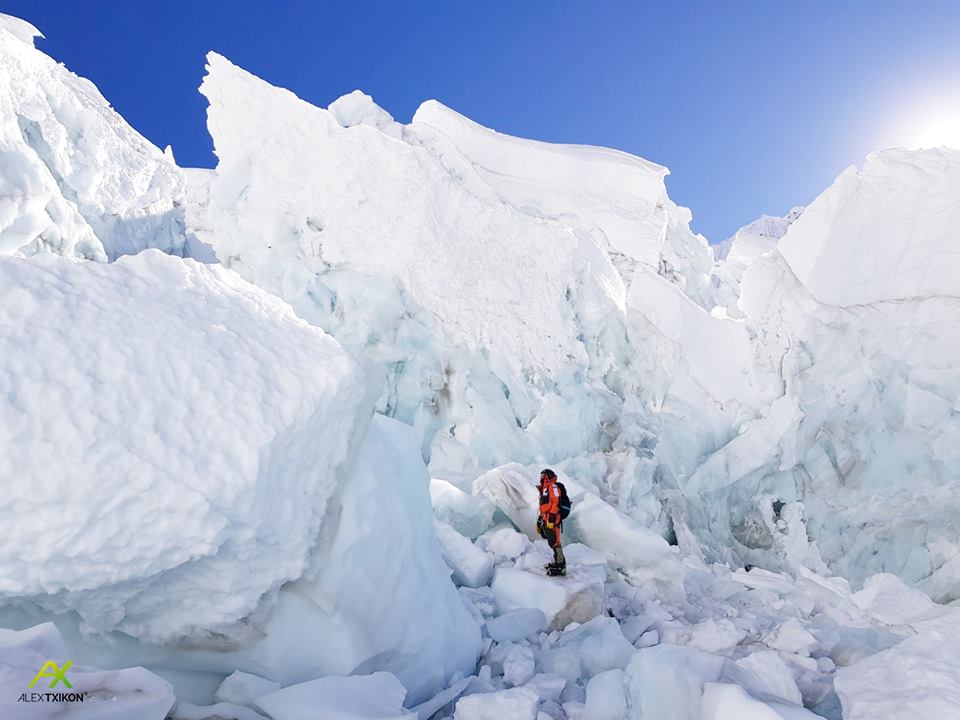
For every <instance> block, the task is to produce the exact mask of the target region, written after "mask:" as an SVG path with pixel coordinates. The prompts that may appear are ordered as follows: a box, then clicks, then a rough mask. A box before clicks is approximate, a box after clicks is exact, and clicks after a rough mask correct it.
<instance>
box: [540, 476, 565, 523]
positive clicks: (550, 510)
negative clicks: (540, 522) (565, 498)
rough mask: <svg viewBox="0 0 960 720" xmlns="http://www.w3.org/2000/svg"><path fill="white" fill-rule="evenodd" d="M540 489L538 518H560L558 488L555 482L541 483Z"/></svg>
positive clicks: (550, 480)
mask: <svg viewBox="0 0 960 720" xmlns="http://www.w3.org/2000/svg"><path fill="white" fill-rule="evenodd" d="M539 488H540V517H542V518H549V516H550V515H556V516H557V518H558V519H559V517H560V488H559V487H558V486H557V481H556V480H553V479H547V480H545V481H542V482H541V483H540V485H539Z"/></svg>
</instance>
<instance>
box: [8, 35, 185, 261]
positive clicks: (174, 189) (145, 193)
mask: <svg viewBox="0 0 960 720" xmlns="http://www.w3.org/2000/svg"><path fill="white" fill-rule="evenodd" d="M4 17H5V18H8V19H7V20H5V21H4V24H3V25H0V253H13V252H19V253H21V254H24V255H30V254H34V253H38V252H55V253H58V254H62V255H71V256H77V257H85V258H92V259H104V257H105V256H106V257H110V258H115V257H117V256H119V255H122V254H126V253H134V252H138V251H139V250H142V249H144V248H148V247H149V248H158V249H160V250H163V251H165V252H173V253H180V252H182V248H183V244H184V242H185V239H186V237H185V230H184V223H183V207H182V205H183V193H184V182H183V178H182V174H181V171H180V169H179V168H178V167H177V166H176V164H175V163H174V162H173V160H172V158H170V157H168V156H166V155H164V153H163V152H161V151H160V150H159V149H158V148H156V147H155V146H154V145H152V144H151V143H150V142H149V141H147V140H146V139H145V138H143V137H142V136H141V135H140V134H139V133H137V132H136V131H135V130H133V128H131V127H130V126H129V125H128V124H127V123H126V121H125V120H124V119H123V118H122V117H120V116H119V115H118V114H117V113H116V112H115V111H114V110H113V109H112V108H111V107H110V105H109V104H108V103H107V101H106V100H105V99H104V98H103V96H102V95H101V94H100V93H99V92H98V91H97V89H96V87H94V85H93V83H91V82H90V81H89V80H85V79H84V78H80V77H77V76H76V75H74V74H73V73H71V72H70V71H69V70H67V69H66V68H65V67H63V66H62V65H58V64H57V63H56V62H55V61H54V60H53V59H52V58H49V57H47V56H46V55H44V54H43V53H41V52H39V51H37V50H35V49H34V47H33V35H39V32H37V31H36V30H35V29H34V28H32V26H28V24H27V23H23V22H22V21H19V20H17V19H16V18H9V16H4Z"/></svg>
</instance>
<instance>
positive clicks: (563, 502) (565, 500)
mask: <svg viewBox="0 0 960 720" xmlns="http://www.w3.org/2000/svg"><path fill="white" fill-rule="evenodd" d="M557 487H558V488H560V519H561V520H566V519H567V516H568V515H569V514H570V508H571V507H573V502H572V501H571V500H570V496H569V495H567V487H566V486H565V485H564V484H563V483H562V482H559V481H558V482H557Z"/></svg>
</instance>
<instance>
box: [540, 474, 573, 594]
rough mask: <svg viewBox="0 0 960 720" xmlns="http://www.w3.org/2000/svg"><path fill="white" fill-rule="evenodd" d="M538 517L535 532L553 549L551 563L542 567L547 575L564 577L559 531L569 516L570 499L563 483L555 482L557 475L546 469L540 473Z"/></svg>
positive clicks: (565, 567)
mask: <svg viewBox="0 0 960 720" xmlns="http://www.w3.org/2000/svg"><path fill="white" fill-rule="evenodd" d="M537 487H538V489H539V490H540V517H538V518H537V531H538V532H539V533H540V537H542V538H544V539H545V540H546V541H547V543H548V544H549V545H550V547H551V548H553V562H552V563H548V564H547V565H545V566H544V569H545V570H546V571H547V575H566V574H567V560H566V558H565V557H564V556H563V545H562V543H561V541H560V531H561V529H562V527H563V520H564V518H566V517H567V515H569V514H570V499H569V498H568V497H567V489H566V488H565V487H564V486H563V483H561V482H558V481H557V474H556V473H555V472H554V471H553V470H550V469H549V468H546V469H544V470H541V471H540V485H538V486H537Z"/></svg>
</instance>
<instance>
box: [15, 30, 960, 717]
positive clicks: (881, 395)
mask: <svg viewBox="0 0 960 720" xmlns="http://www.w3.org/2000/svg"><path fill="white" fill-rule="evenodd" d="M36 37H41V35H40V33H39V31H37V30H36V29H35V28H33V26H31V25H29V23H26V22H24V21H21V20H18V19H16V18H11V17H9V16H3V15H0V98H2V103H0V118H2V122H0V278H2V281H3V288H4V291H5V292H4V294H3V299H2V301H0V338H2V342H0V347H2V348H3V356H2V362H0V418H2V420H3V423H4V427H6V428H9V432H7V433H5V434H3V435H2V436H0V451H2V452H0V478H2V480H3V483H4V485H3V487H4V489H5V490H6V493H7V497H8V503H7V504H6V505H5V507H4V509H3V510H0V513H2V515H3V519H4V528H5V529H7V530H8V532H7V533H5V535H4V538H3V540H0V555H2V557H3V561H2V562H0V627H3V628H8V629H5V630H0V688H2V689H3V696H2V698H0V700H2V703H7V701H8V696H9V695H16V694H17V693H19V692H21V689H20V688H21V687H22V686H23V685H24V684H25V683H26V682H27V680H29V678H26V679H24V677H23V676H24V675H25V674H27V675H32V674H34V673H35V672H36V670H35V669H33V670H31V664H35V663H36V662H37V660H38V658H39V657H40V655H42V654H44V653H46V654H48V655H49V654H54V655H57V656H58V657H67V656H70V657H72V658H74V659H75V660H76V664H77V667H78V671H77V678H82V680H83V682H84V683H85V685H84V687H85V688H88V691H89V692H90V693H93V694H94V695H95V696H96V697H97V698H98V699H100V698H114V700H112V701H111V703H112V705H108V704H96V705H94V706H90V705H87V706H85V707H83V708H81V707H80V706H79V705H78V706H67V707H59V706H58V707H57V708H53V707H50V708H47V710H49V711H50V712H51V713H53V712H60V711H63V712H64V713H66V715H65V716H66V717H73V718H84V717H91V718H97V717H112V715H109V714H108V712H115V711H118V710H119V712H121V713H131V712H136V713H138V717H143V718H146V719H147V720H150V718H156V719H157V720H161V719H162V718H164V717H169V718H173V719H174V720H176V719H177V718H181V719H183V720H187V719H192V720H204V719H205V718H206V719H208V720H212V719H213V718H235V719H236V720H259V719H263V718H266V719H267V720H271V719H272V720H282V719H284V718H291V719H293V718H299V717H302V716H303V713H304V712H306V710H305V708H311V707H316V706H318V705H319V706H320V707H325V708H327V709H328V710H329V712H330V713H331V714H333V713H337V717H344V718H362V717H377V718H380V717H389V718H402V717H414V716H415V717H418V718H420V720H430V719H431V718H432V719H433V720H446V719H448V718H454V719H459V720H480V719H482V718H488V717H490V718H494V717H495V718H498V719H499V718H530V720H546V718H552V720H564V719H565V718H569V719H570V720H575V719H576V718H581V719H582V720H597V719H599V718H608V719H609V720H628V719H629V720H654V719H655V720H661V719H662V718H690V719H691V720H704V719H706V718H713V719H716V720H732V719H733V718H742V717H753V716H756V717H758V718H759V717H763V718H784V719H786V720H796V719H802V718H813V717H826V718H831V719H833V720H841V719H842V718H861V717H880V716H882V717H905V718H906V717H921V716H922V717H925V716H929V715H930V714H934V713H935V714H937V715H938V716H942V717H953V716H955V715H956V708H957V707H960V691H958V688H960V665H958V663H957V662H955V658H953V654H950V653H947V654H946V655H944V656H943V657H941V653H940V652H939V651H938V648H943V647H947V646H949V645H950V643H951V642H953V639H954V638H953V635H954V634H955V632H954V630H953V626H954V625H955V621H956V617H955V613H956V608H955V607H953V604H954V601H957V600H960V530H958V528H957V525H956V522H955V519H954V518H955V517H956V515H957V511H958V509H960V508H958V507H957V501H956V499H955V496H956V489H957V487H958V478H960V454H958V453H957V450H956V447H957V442H956V440H957V438H958V437H960V424H958V417H960V415H958V412H960V366H958V363H957V361H956V359H955V358H957V357H958V351H960V347H958V346H957V345H958V342H960V339H958V338H960V336H958V335H957V333H956V329H955V325H956V322H955V318H956V316H957V310H958V307H957V303H958V287H957V280H956V277H957V272H956V271H957V270H958V269H960V268H958V267H957V262H958V260H957V258H958V257H960V255H958V252H960V251H958V248H960V150H950V149H946V148H942V149H934V150H924V151H907V150H902V149H891V150H885V151H881V152H878V153H874V154H872V155H870V156H869V157H868V158H867V159H866V162H865V164H864V165H863V167H862V168H859V169H858V168H849V169H847V170H845V171H844V172H843V173H841V174H840V175H839V177H838V178H837V179H836V180H835V182H834V183H833V184H832V185H831V186H830V187H829V188H827V189H826V190H825V191H824V192H823V193H822V194H821V195H820V196H819V197H817V198H816V199H815V200H813V201H812V202H810V203H808V204H807V205H806V206H804V207H802V208H800V207H798V208H795V209H794V210H792V211H791V212H790V213H789V214H788V215H786V216H784V217H782V218H775V217H770V216H764V217H762V218H760V219H759V220H757V221H756V222H754V223H751V224H749V225H747V226H745V227H744V228H742V229H741V230H740V231H738V232H737V233H736V234H735V235H734V236H733V237H732V238H730V239H729V241H727V242H726V243H724V244H721V245H720V246H713V247H711V246H709V245H708V244H707V241H706V239H705V238H703V237H702V236H699V235H697V234H696V233H694V232H693V231H692V230H691V228H690V222H691V218H692V215H691V213H690V211H689V210H687V209H686V208H682V207H680V206H678V205H676V204H675V203H674V202H673V201H672V200H671V199H670V198H669V196H668V195H667V191H666V185H665V178H666V176H667V174H668V172H669V171H668V170H667V168H666V167H664V166H662V165H658V164H656V163H653V162H650V161H647V160H644V159H641V158H637V157H634V156H631V155H628V154H626V153H622V152H619V151H615V150H610V149H606V148H597V147H587V146H577V145H557V144H550V143H543V142H538V141H535V140H528V139H523V138H516V137H512V136H509V135H505V134H503V133H499V132H496V131H495V130H492V129H489V128H485V127H483V126H481V125H478V124H477V123H474V122H473V121H471V120H470V119H468V118H466V117H464V116H462V115H460V114H459V113H457V112H456V111H454V110H452V109H450V108H447V107H445V106H444V105H442V104H440V103H439V102H437V101H433V100H430V101H427V102H425V103H423V104H422V105H421V106H420V108H419V109H418V110H417V111H416V113H415V114H414V116H413V118H412V120H411V122H410V123H401V122H398V121H397V120H395V119H394V118H393V117H392V116H391V115H390V114H389V113H388V112H387V111H386V110H384V109H383V108H381V107H379V106H378V105H377V104H376V103H375V102H374V100H373V99H372V98H371V97H370V96H368V95H366V94H364V93H363V92H361V91H359V90H358V91H355V92H353V93H350V94H348V95H345V96H344V97H342V98H339V99H337V100H335V101H334V102H332V103H331V104H330V105H329V107H328V108H321V107H316V106H314V105H311V104H309V103H307V102H305V101H303V100H301V99H299V98H297V97H296V96H295V95H294V94H293V93H291V92H289V91H287V90H284V89H282V88H278V87H274V86H272V85H270V84H269V83H267V82H265V81H264V80H262V79H260V78H258V77H256V76H254V75H252V74H251V73H249V72H247V71H246V70H244V69H242V68H240V67H238V66H236V65H234V64H233V63H231V62H230V61H229V60H228V59H227V58H225V57H223V56H221V55H219V54H217V53H212V52H211V53H210V54H209V55H208V56H207V74H206V76H205V77H204V79H203V83H202V85H201V88H200V92H201V93H202V95H203V96H204V97H205V98H206V99H207V102H208V105H209V107H208V114H207V127H208V130H209V133H210V136H211V137H212V139H213V143H214V148H215V152H216V156H217V167H216V168H215V169H213V170H206V169H196V168H182V167H179V166H178V165H177V163H176V161H175V160H174V158H173V153H172V151H171V150H169V149H168V150H166V151H161V150H160V149H159V148H157V147H155V146H153V145H152V144H151V143H150V142H149V141H148V140H147V139H145V138H144V137H143V136H141V135H140V134H139V133H138V132H137V131H136V130H134V129H133V128H132V127H130V126H129V125H128V124H127V123H126V122H125V121H124V119H123V118H122V117H121V116H120V115H118V114H117V113H116V112H115V111H114V110H113V109H112V108H111V107H110V106H109V103H108V102H107V100H106V99H104V98H103V97H102V95H101V94H100V93H99V91H97V89H96V88H95V86H94V85H93V84H92V83H91V82H89V81H88V80H85V79H83V78H80V77H78V76H76V75H74V74H73V73H71V72H70V71H69V70H67V69H66V68H65V67H63V66H62V65H59V64H57V63H56V62H55V61H54V60H53V59H52V58H50V57H48V56H46V55H45V54H44V53H42V52H40V51H39V50H37V49H36V48H35V47H34V46H33V40H34V38H36ZM545 465H550V466H551V467H554V468H555V469H556V470H557V473H558V474H559V475H560V477H561V479H562V480H563V481H564V482H565V483H566V485H567V487H568V490H569V491H570V494H571V497H572V498H573V500H574V512H573V514H572V515H571V517H570V518H569V520H568V521H567V524H566V526H565V538H566V540H565V542H566V544H567V546H566V552H567V557H568V560H569V563H570V573H569V575H568V576H567V577H565V578H547V577H545V576H544V575H543V573H542V565H543V564H544V563H545V562H547V561H548V560H549V559H550V557H551V556H550V554H549V552H548V549H547V547H546V544H545V543H544V542H543V541H542V540H540V539H539V537H538V536H537V535H536V532H535V529H534V527H533V521H534V519H535V514H536V492H535V488H534V485H535V482H536V478H537V476H538V470H539V469H540V468H541V467H543V466H545ZM51 623H53V624H51ZM954 654H955V653H954ZM921 677H927V678H928V680H924V681H922V682H921V681H920V680H918V678H921ZM374 696H377V697H378V698H379V699H378V700H376V701H375V700H374ZM2 703H0V706H3V707H4V712H5V714H10V713H21V714H22V713H23V711H24V708H23V707H21V706H18V705H17V704H13V705H9V706H7V705H2ZM107 707H113V710H111V711H108V710H107V709H106V708H107ZM84 713H86V714H84ZM5 716H6V715H5ZM13 716H14V717H17V716H19V715H16V714H14V715H13ZM28 716H29V717H33V716H38V717H43V716H44V715H25V716H24V717H28ZM117 717H119V716H117Z"/></svg>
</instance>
